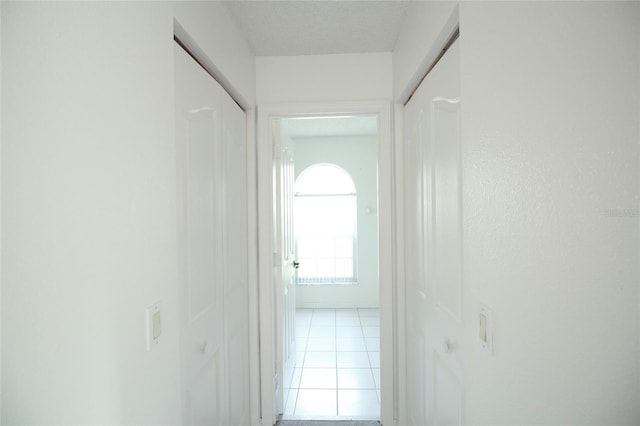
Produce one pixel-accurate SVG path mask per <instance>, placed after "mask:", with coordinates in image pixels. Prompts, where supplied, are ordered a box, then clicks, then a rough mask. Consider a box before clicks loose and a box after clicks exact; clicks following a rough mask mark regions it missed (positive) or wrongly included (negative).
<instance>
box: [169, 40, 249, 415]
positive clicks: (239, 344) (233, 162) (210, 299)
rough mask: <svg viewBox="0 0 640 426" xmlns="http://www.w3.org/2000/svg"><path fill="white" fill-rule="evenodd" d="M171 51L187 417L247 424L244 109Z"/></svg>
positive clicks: (177, 50) (181, 53) (191, 63)
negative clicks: (173, 62) (174, 96)
mask: <svg viewBox="0 0 640 426" xmlns="http://www.w3.org/2000/svg"><path fill="white" fill-rule="evenodd" d="M174 56H175V84H176V86H175V94H176V99H175V101H176V115H175V119H176V156H177V200H178V264H179V277H178V279H179V282H178V294H179V297H180V333H181V339H180V342H181V343H180V344H181V348H180V352H181V361H180V362H181V394H182V409H183V423H184V424H187V425H229V424H238V425H240V424H248V412H249V404H248V402H249V401H248V398H249V389H248V379H249V377H248V365H249V363H248V337H247V336H248V334H247V333H248V311H247V306H248V293H247V278H246V274H247V272H246V271H247V265H246V259H247V220H246V214H247V209H246V202H247V190H246V155H245V146H246V145H245V140H246V138H245V122H244V113H242V111H241V110H240V109H239V108H238V107H237V106H236V105H235V104H234V103H233V101H231V100H230V99H229V97H228V95H227V94H226V93H225V92H224V90H223V89H222V88H221V87H220V85H219V84H218V83H217V82H216V81H215V80H214V79H213V78H212V77H211V76H209V75H208V74H207V73H206V72H205V71H204V70H203V69H202V68H201V67H200V66H199V65H198V64H197V63H196V62H195V60H193V58H191V57H190V56H189V55H188V54H187V53H186V52H185V51H184V50H183V49H182V48H180V47H179V46H177V45H176V46H175V49H174Z"/></svg>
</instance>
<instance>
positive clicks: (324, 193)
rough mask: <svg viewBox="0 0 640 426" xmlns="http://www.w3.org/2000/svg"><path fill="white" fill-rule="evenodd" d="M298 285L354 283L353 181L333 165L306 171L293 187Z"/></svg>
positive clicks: (354, 216) (354, 203)
mask: <svg viewBox="0 0 640 426" xmlns="http://www.w3.org/2000/svg"><path fill="white" fill-rule="evenodd" d="M295 187H296V197H295V205H294V220H295V225H294V227H295V235H296V250H297V256H298V261H299V262H300V269H299V270H298V274H297V276H298V282H299V283H308V284H323V283H329V284H332V283H349V282H354V281H355V266H354V265H355V259H354V243H355V238H356V195H355V185H354V184H353V180H352V179H351V177H350V176H349V174H348V173H346V172H345V171H344V170H342V169H340V168H338V167H337V166H333V165H317V166H312V167H310V168H309V169H307V170H305V171H304V172H303V173H302V174H301V175H300V177H299V178H298V181H296V184H295Z"/></svg>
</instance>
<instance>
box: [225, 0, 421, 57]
mask: <svg viewBox="0 0 640 426" xmlns="http://www.w3.org/2000/svg"><path fill="white" fill-rule="evenodd" d="M224 3H225V4H226V6H227V8H228V10H229V12H230V14H231V16H232V18H233V19H234V20H235V22H236V24H237V27H238V29H239V30H240V32H241V33H242V34H243V35H244V37H245V39H246V40H247V42H248V43H249V46H250V47H251V48H252V49H253V52H254V54H255V55H256V56H296V55H323V54H336V53H372V52H391V51H393V49H394V47H395V44H396V39H397V38H398V33H399V32H400V28H401V26H402V22H403V20H404V17H405V14H406V10H407V6H408V4H409V3H410V2H409V1H407V0H395V1H389V0H374V1H371V0H294V1H292V0H287V1H278V0H261V1H244V0H235V1H225V2H224Z"/></svg>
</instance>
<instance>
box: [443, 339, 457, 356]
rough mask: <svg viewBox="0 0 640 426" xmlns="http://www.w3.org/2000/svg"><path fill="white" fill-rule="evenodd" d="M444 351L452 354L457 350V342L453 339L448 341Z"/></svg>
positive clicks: (444, 345)
mask: <svg viewBox="0 0 640 426" xmlns="http://www.w3.org/2000/svg"><path fill="white" fill-rule="evenodd" d="M442 349H443V350H444V352H445V353H451V352H453V351H454V350H455V349H456V345H455V342H454V341H453V340H451V339H446V340H445V341H444V344H443V345H442Z"/></svg>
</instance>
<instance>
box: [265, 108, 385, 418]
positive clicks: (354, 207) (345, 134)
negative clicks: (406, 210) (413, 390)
mask: <svg viewBox="0 0 640 426" xmlns="http://www.w3.org/2000/svg"><path fill="white" fill-rule="evenodd" d="M377 124H378V120H377V116H376V115H366V114H362V115H345V116H320V117H318V116H310V117H289V118H281V119H276V118H274V123H273V125H274V126H278V131H276V132H274V135H278V137H279V138H280V139H281V140H280V141H276V144H279V145H280V146H287V147H288V148H287V152H288V153H290V154H292V157H293V170H294V188H293V192H294V196H293V256H294V259H295V260H296V269H295V275H294V277H295V348H296V353H295V358H292V360H291V362H292V364H293V366H289V368H287V367H286V366H285V369H284V372H285V373H284V383H283V388H284V389H283V390H284V392H283V413H282V414H283V418H301V417H303V418H313V419H322V418H333V417H336V418H339V419H344V418H349V419H353V418H360V419H379V418H380V402H379V401H380V316H379V306H380V305H379V296H380V291H379V279H378V218H377V210H378V189H377V175H376V174H377V138H378V136H377V132H378V125H377Z"/></svg>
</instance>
